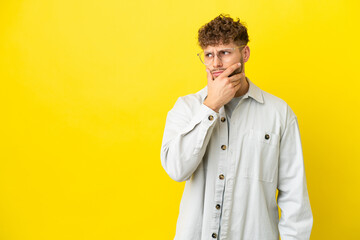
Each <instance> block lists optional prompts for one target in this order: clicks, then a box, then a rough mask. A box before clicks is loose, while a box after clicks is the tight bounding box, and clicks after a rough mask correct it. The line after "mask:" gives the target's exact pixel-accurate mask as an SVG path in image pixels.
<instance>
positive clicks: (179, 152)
mask: <svg viewBox="0 0 360 240" xmlns="http://www.w3.org/2000/svg"><path fill="white" fill-rule="evenodd" d="M218 117H219V113H217V112H215V111H214V110H212V109H211V108H209V107H208V106H206V105H205V104H201V106H200V107H199V108H198V110H197V111H196V112H195V114H193V113H192V111H191V109H189V105H188V104H186V103H185V101H184V99H183V97H180V98H178V100H177V101H176V103H175V105H174V107H173V108H172V109H171V110H170V111H169V112H168V114H167V117H166V124H165V130H164V136H163V140H162V145H161V154H160V157H161V165H162V166H163V168H164V169H165V171H166V172H167V174H168V175H169V176H170V177H171V178H172V179H174V180H175V181H178V182H182V181H185V180H188V179H189V178H190V177H191V175H192V174H193V173H194V171H195V170H196V169H197V167H198V165H199V164H200V162H201V160H202V158H203V156H204V154H205V150H206V147H207V144H208V142H209V140H210V137H211V133H212V131H213V128H214V126H215V123H216V120H217V119H218Z"/></svg>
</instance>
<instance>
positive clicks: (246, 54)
mask: <svg viewBox="0 0 360 240" xmlns="http://www.w3.org/2000/svg"><path fill="white" fill-rule="evenodd" d="M243 54H244V63H245V62H247V61H248V60H249V58H250V47H249V46H248V45H246V46H245V47H244V49H243Z"/></svg>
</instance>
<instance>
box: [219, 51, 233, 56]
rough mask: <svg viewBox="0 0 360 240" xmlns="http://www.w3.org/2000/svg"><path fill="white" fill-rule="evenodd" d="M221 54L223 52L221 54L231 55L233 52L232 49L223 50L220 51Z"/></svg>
mask: <svg viewBox="0 0 360 240" xmlns="http://www.w3.org/2000/svg"><path fill="white" fill-rule="evenodd" d="M220 54H221V55H229V54H231V52H230V51H226V50H223V51H220Z"/></svg>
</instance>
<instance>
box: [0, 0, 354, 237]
mask: <svg viewBox="0 0 360 240" xmlns="http://www.w3.org/2000/svg"><path fill="white" fill-rule="evenodd" d="M359 11H360V7H359V3H358V1H347V0H343V1H340V0H321V1H311V0H298V1H296V0H272V1H266V0H251V1H250V0H249V1H230V0H222V1H214V0H209V1H202V0H201V1H189V0H183V1H165V0H164V1H159V0H155V1H145V0H141V1H136V0H135V1H130V0H129V1H124V0H121V1H116V0H112V1H111V0H103V1H100V0H98V1H79V0H43V1H40V0H23V1H20V0H19V1H1V3H0V80H1V88H0V89H1V90H0V101H1V120H0V121H1V129H0V130H1V144H0V148H1V149H0V154H1V155H0V239H2V240H49V239H51V240H56V239H61V240H64V239H81V240H85V239H86V240H91V239H96V240H98V239H106V240H107V239H164V240H165V239H173V237H174V234H175V225H176V219H177V215H178V210H179V203H180V199H181V195H182V191H183V188H184V183H178V182H175V181H173V180H171V179H170V177H168V176H167V175H166V173H165V171H164V170H163V168H162V166H161V162H160V146H161V140H162V134H163V130H164V126H165V118H166V114H167V112H168V111H169V110H170V109H171V107H172V106H173V105H174V103H175V101H176V99H177V98H178V97H179V96H183V95H186V94H190V93H194V92H197V91H198V90H200V89H201V88H203V87H204V86H205V85H206V74H205V68H204V67H203V66H202V65H201V63H200V61H199V59H198V58H197V56H196V53H197V52H198V51H199V50H200V49H199V47H198V46H197V42H196V41H197V39H196V37H197V30H198V29H199V28H200V27H201V26H202V25H203V24H205V23H206V22H208V21H210V20H211V19H213V18H215V17H216V16H217V15H219V14H220V13H228V14H230V16H232V17H234V18H236V17H239V18H240V20H241V21H242V22H245V23H246V25H247V27H248V31H249V35H250V43H249V47H250V50H251V56H250V60H249V62H248V63H246V65H245V67H246V75H247V76H248V77H249V78H250V79H251V80H252V81H253V82H254V83H255V84H256V85H258V86H259V87H260V88H261V89H263V90H265V91H267V92H270V93H272V94H274V95H276V96H278V97H280V98H282V99H284V100H285V101H286V102H287V103H288V104H289V105H290V106H291V108H292V109H293V110H294V112H295V114H296V115H297V116H298V120H299V125H300V131H301V137H302V143H303V152H304V159H305V167H306V176H307V182H308V189H309V195H310V201H311V206H312V211H313V215H314V226H313V231H312V236H311V239H312V240H322V239H326V240H332V239H350V240H352V239H360V231H359V229H360V223H359V215H360V206H359V197H360V193H359V184H360V180H359V179H360V171H359V170H360V140H359V139H360V130H359V124H360V118H359V111H360V104H359V103H360V101H359V95H358V93H359V90H360V84H359V81H360V79H359V73H358V70H359V68H360V67H359V54H360V51H359V42H360V41H359V40H360V39H359V33H358V32H359V23H360V22H359Z"/></svg>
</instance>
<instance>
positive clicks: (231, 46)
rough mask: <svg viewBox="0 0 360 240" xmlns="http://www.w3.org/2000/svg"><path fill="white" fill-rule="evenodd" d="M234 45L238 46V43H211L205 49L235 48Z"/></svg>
mask: <svg viewBox="0 0 360 240" xmlns="http://www.w3.org/2000/svg"><path fill="white" fill-rule="evenodd" d="M234 47H236V44H234V43H232V42H231V43H228V44H217V45H209V46H207V47H205V48H204V49H203V50H204V51H214V50H219V49H224V48H234Z"/></svg>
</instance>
